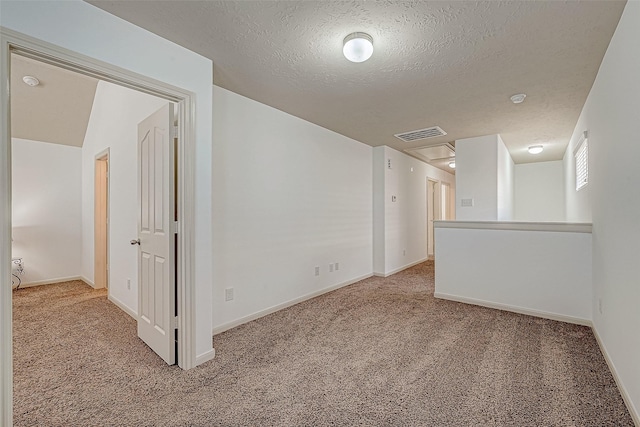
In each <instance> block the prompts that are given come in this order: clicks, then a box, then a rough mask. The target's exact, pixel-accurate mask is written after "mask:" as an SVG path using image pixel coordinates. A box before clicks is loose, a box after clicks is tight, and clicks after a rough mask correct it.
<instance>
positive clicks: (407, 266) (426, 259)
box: [373, 257, 429, 277]
mask: <svg viewBox="0 0 640 427" xmlns="http://www.w3.org/2000/svg"><path fill="white" fill-rule="evenodd" d="M425 261H429V257H426V258H422V259H421V260H418V261H416V262H412V263H410V264H407V265H405V266H403V267H400V268H396V269H395V270H393V271H390V272H388V273H375V272H374V273H373V275H374V276H376V277H389V276H391V275H393V274H396V273H400V272H401V271H402V270H406V269H407V268H411V267H413V266H414V265H418V264H421V263H423V262H425Z"/></svg>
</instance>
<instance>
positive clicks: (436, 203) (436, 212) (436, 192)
mask: <svg viewBox="0 0 640 427" xmlns="http://www.w3.org/2000/svg"><path fill="white" fill-rule="evenodd" d="M431 183H433V184H434V185H433V195H432V200H431V201H432V202H433V203H430V202H429V185H430V184H431ZM425 198H426V199H427V215H426V218H425V219H426V221H427V258H429V257H430V256H431V254H429V239H430V238H431V239H433V256H434V257H435V255H436V239H435V237H436V236H435V228H434V231H433V232H431V231H429V208H431V209H432V211H433V221H437V220H439V219H440V218H438V217H439V216H440V209H438V208H440V204H441V202H440V180H439V179H435V178H431V177H427V191H426V194H425ZM432 204H433V206H431V205H432Z"/></svg>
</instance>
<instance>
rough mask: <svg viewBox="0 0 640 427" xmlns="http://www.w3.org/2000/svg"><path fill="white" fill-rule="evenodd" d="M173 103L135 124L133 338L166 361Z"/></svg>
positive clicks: (171, 287) (170, 313) (171, 337)
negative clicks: (135, 314) (135, 323)
mask: <svg viewBox="0 0 640 427" xmlns="http://www.w3.org/2000/svg"><path fill="white" fill-rule="evenodd" d="M172 128H173V105H172V104H167V105H166V106H164V107H162V108H161V109H160V110H158V111H156V112H155V113H153V114H152V115H151V116H149V117H147V118H146V119H145V120H143V121H142V122H140V124H138V204H139V210H138V239H137V240H133V241H132V242H131V243H132V244H138V245H139V248H138V284H139V286H138V336H139V337H140V338H141V339H142V340H143V341H144V342H145V343H147V345H148V346H149V347H151V349H152V350H153V351H155V352H156V353H158V355H159V356H160V357H162V359H164V360H165V362H167V363H168V364H174V363H175V362H176V351H175V332H174V331H175V328H174V318H175V297H176V295H175V249H174V245H173V241H174V240H173V239H174V238H173V233H172V228H173V227H172V225H173V215H172V212H173V206H174V201H173V199H174V198H175V194H174V186H173V180H174V167H175V163H174V150H173V138H172V135H171V130H172Z"/></svg>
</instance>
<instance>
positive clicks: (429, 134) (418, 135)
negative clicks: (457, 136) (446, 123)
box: [393, 126, 447, 142]
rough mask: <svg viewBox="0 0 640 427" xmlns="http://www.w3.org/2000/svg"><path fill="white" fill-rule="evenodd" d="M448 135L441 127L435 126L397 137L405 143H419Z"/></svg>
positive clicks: (397, 135)
mask: <svg viewBox="0 0 640 427" xmlns="http://www.w3.org/2000/svg"><path fill="white" fill-rule="evenodd" d="M446 134H447V133H446V132H445V131H443V130H442V129H440V127H439V126H433V127H430V128H426V129H420V130H412V131H411V132H404V133H397V134H395V135H393V136H395V137H396V138H398V139H401V140H403V141H404V142H411V141H417V140H419V139H427V138H435V137H438V136H444V135H446Z"/></svg>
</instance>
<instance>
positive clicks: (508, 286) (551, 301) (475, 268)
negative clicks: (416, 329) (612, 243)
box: [435, 227, 592, 324]
mask: <svg viewBox="0 0 640 427" xmlns="http://www.w3.org/2000/svg"><path fill="white" fill-rule="evenodd" d="M436 240H437V245H438V250H437V252H436V262H437V268H436V285H435V286H436V288H435V291H436V297H439V298H447V299H453V300H458V301H463V302H470V303H476V304H479V305H486V306H489V307H495V308H502V309H506V310H512V311H517V312H523V313H527V314H533V315H539V316H542V317H550V318H555V319H558V320H565V321H574V322H576V323H582V324H588V323H589V321H590V320H591V301H592V293H591V286H592V285H591V234H590V233H576V232H557V231H524V230H517V231H515V230H496V229H465V228H439V227H438V228H436ZM461 266H464V268H461Z"/></svg>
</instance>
